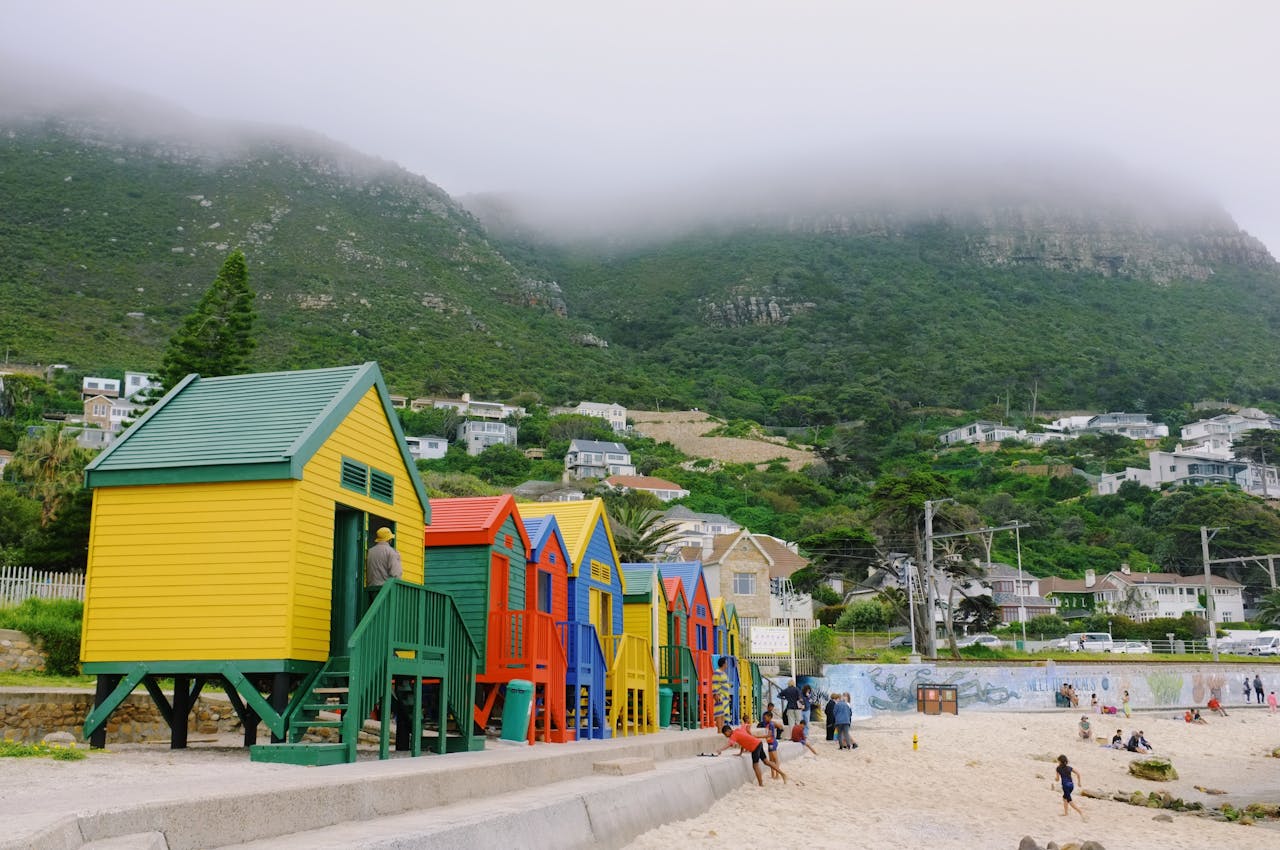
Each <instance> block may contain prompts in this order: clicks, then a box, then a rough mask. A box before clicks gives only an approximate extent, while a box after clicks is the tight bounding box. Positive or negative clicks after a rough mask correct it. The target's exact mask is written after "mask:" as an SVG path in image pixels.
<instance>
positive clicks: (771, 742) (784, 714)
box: [715, 679, 858, 785]
mask: <svg viewBox="0 0 1280 850" xmlns="http://www.w3.org/2000/svg"><path fill="white" fill-rule="evenodd" d="M778 698H779V699H780V700H782V705H783V708H782V710H781V711H779V710H778V707H777V704H775V703H773V702H769V703H767V704H766V705H765V710H764V712H763V713H762V714H761V715H760V722H759V723H757V724H755V725H754V726H753V725H752V722H751V718H750V717H749V716H748V715H746V714H745V713H744V714H743V715H742V717H741V718H740V722H739V723H738V725H737V726H734V725H733V724H732V723H730V722H729V718H728V708H727V700H726V701H725V702H724V703H723V704H722V703H721V701H720V700H719V699H718V698H717V699H716V718H717V721H719V722H720V733H721V734H722V735H724V736H725V738H727V739H728V741H727V742H726V743H725V745H724V746H723V747H721V748H720V749H719V750H717V751H716V752H715V755H720V754H721V753H723V752H725V751H726V750H729V749H732V748H733V747H737V748H738V755H739V756H741V755H745V754H748V753H749V754H750V755H751V768H752V770H753V771H754V772H755V775H756V784H758V785H764V769H763V767H762V766H764V767H768V768H769V771H770V775H771V777H772V778H773V779H781V780H782V781H783V782H786V781H787V774H786V773H785V772H784V771H783V770H782V766H781V763H780V762H779V760H778V742H779V741H780V740H782V739H783V736H784V735H785V734H786V732H785V730H786V727H787V726H790V727H791V733H790V739H791V741H793V742H794V743H797V744H800V745H801V746H803V747H804V748H805V749H807V750H808V751H809V752H811V753H813V754H814V755H815V756H816V755H818V751H817V750H816V749H814V747H813V745H812V744H811V743H810V742H809V722H810V720H811V719H812V717H813V715H814V710H815V702H814V701H815V696H814V693H813V689H812V688H811V687H810V686H809V685H805V686H804V687H803V688H797V687H796V683H795V680H794V679H792V680H791V681H789V682H788V683H787V686H786V687H785V688H783V689H782V690H781V691H779V692H778ZM823 713H824V715H825V717H826V725H827V740H828V741H836V742H838V744H839V748H840V749H842V750H852V749H856V748H857V746H858V744H857V742H855V741H854V740H853V736H852V734H851V733H850V731H849V730H850V727H851V726H852V724H853V699H852V697H851V696H850V695H849V694H848V693H843V694H831V696H830V698H829V699H828V700H827V703H826V705H825V706H824V707H823Z"/></svg>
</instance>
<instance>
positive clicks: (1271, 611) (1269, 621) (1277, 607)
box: [1258, 590, 1280, 628]
mask: <svg viewBox="0 0 1280 850" xmlns="http://www.w3.org/2000/svg"><path fill="white" fill-rule="evenodd" d="M1258 625H1266V626H1275V627H1277V628H1280V590H1273V591H1271V592H1270V593H1268V594H1267V595H1266V596H1264V597H1262V599H1260V600H1258Z"/></svg>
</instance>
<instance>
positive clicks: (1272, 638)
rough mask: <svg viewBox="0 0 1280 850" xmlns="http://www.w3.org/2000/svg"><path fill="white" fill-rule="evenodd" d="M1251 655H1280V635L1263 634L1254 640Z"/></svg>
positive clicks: (1250, 648) (1250, 650)
mask: <svg viewBox="0 0 1280 850" xmlns="http://www.w3.org/2000/svg"><path fill="white" fill-rule="evenodd" d="M1249 654H1250V655H1280V635H1275V634H1262V635H1259V636H1258V637H1256V638H1254V639H1253V645H1252V646H1250V647H1249Z"/></svg>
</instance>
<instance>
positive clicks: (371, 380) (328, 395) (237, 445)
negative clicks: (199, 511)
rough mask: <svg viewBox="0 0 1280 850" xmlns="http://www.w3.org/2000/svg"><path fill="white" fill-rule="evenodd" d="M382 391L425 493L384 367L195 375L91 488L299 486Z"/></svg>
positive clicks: (126, 438)
mask: <svg viewBox="0 0 1280 850" xmlns="http://www.w3.org/2000/svg"><path fill="white" fill-rule="evenodd" d="M370 387H377V388H378V394H379V396H380V398H381V400H382V404H383V406H384V408H386V410H387V419H388V423H389V425H390V427H391V430H392V433H393V434H394V437H395V440H396V442H397V444H398V447H399V449H400V454H401V457H402V458H403V461H404V464H405V467H406V468H407V469H408V470H410V471H412V475H410V476H409V477H410V480H411V481H412V482H413V484H414V488H415V490H416V491H417V493H418V495H419V499H420V500H421V502H422V506H423V509H424V510H426V509H427V493H426V489H425V488H424V487H423V486H422V482H421V480H420V478H419V476H418V475H417V468H416V467H415V466H414V462H413V458H411V457H410V456H409V450H408V447H407V446H405V445H404V433H403V432H402V431H401V429H400V421H399V419H397V418H396V416H395V414H394V413H393V412H392V408H391V397H390V395H389V394H388V393H387V388H386V385H385V384H384V383H383V381H382V373H381V372H380V371H379V369H378V364H377V363H373V362H370V363H365V364H363V365H360V366H341V367H337V368H333V369H308V370H305V371H299V372H268V373H262V374H254V375H227V376H225V377H218V378H202V377H200V376H199V375H188V376H187V377H186V378H184V379H183V380H182V381H181V382H180V383H179V384H178V385H177V386H176V387H174V388H173V389H172V390H170V391H169V393H168V394H167V395H165V397H164V398H162V399H161V400H160V401H159V402H157V403H156V405H155V406H154V407H152V408H151V409H150V410H149V411H148V412H147V413H146V414H145V415H144V416H143V417H142V418H141V419H139V420H138V421H137V422H136V423H135V424H134V425H133V426H132V427H131V428H129V430H128V431H126V432H125V433H124V434H123V435H122V436H121V437H120V438H119V439H117V440H116V441H115V442H114V443H113V444H112V445H111V446H110V448H108V449H107V450H106V451H104V452H103V453H102V454H100V455H98V457H97V458H95V459H94V461H93V462H92V463H90V464H89V466H88V468H87V470H86V478H87V481H88V484H89V486H91V487H99V486H112V485H117V484H151V483H155V484H160V483H165V484H180V483H189V482H210V481H243V480H279V479H282V478H301V477H302V467H303V466H305V465H306V462H307V461H308V460H309V459H310V458H311V456H312V455H313V454H315V452H316V450H317V449H319V448H320V446H321V445H322V444H323V443H324V441H325V440H326V439H327V438H328V437H329V435H330V434H332V433H333V431H334V429H336V428H337V427H338V425H340V424H341V423H342V421H343V420H344V419H345V418H346V416H347V415H348V414H349V413H350V412H351V411H352V409H354V408H355V406H356V404H357V403H359V401H360V399H361V398H362V397H363V396H364V394H365V393H366V392H368V390H369V388H370Z"/></svg>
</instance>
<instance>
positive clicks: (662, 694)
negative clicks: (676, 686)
mask: <svg viewBox="0 0 1280 850" xmlns="http://www.w3.org/2000/svg"><path fill="white" fill-rule="evenodd" d="M674 696H675V691H673V690H671V689H670V688H658V725H659V726H661V727H662V728H663V729H666V728H667V727H668V726H670V725H671V700H672V698H673V697H674Z"/></svg>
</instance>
